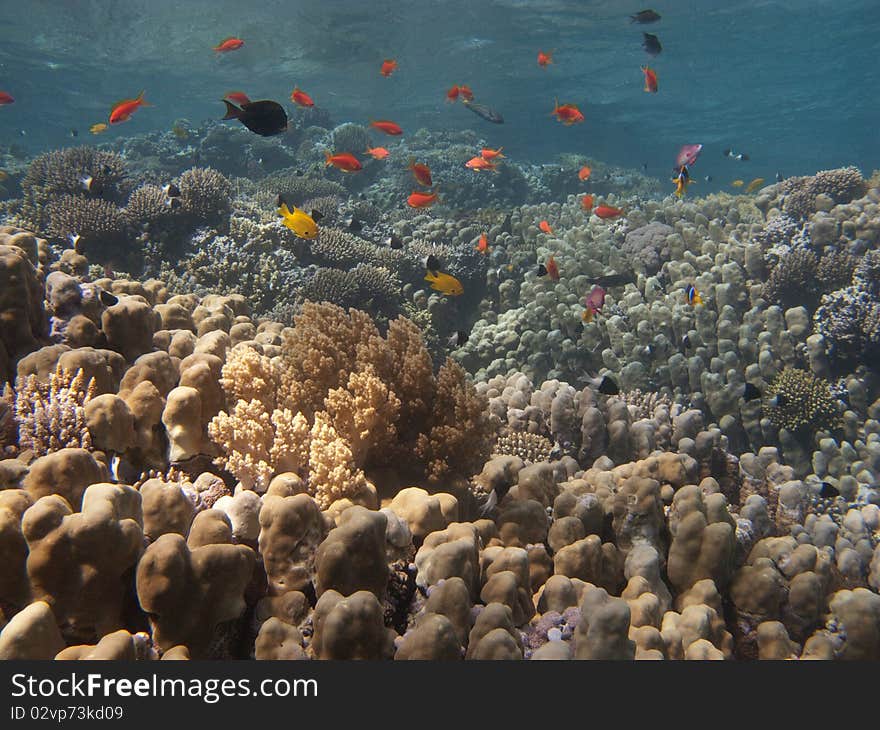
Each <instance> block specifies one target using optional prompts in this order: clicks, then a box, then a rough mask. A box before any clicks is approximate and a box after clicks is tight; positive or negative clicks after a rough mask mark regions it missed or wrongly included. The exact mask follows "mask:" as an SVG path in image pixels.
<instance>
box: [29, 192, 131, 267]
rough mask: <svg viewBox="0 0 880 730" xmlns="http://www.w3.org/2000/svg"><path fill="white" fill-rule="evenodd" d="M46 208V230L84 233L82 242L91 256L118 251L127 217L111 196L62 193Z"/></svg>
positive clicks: (58, 235) (59, 235)
mask: <svg viewBox="0 0 880 730" xmlns="http://www.w3.org/2000/svg"><path fill="white" fill-rule="evenodd" d="M46 211H47V215H48V216H49V222H48V225H47V226H46V229H45V230H46V232H47V233H48V234H49V235H50V236H55V237H56V238H65V239H66V238H67V237H69V236H74V235H78V236H81V237H82V244H81V245H82V247H83V249H84V250H85V251H86V252H87V253H88V254H89V256H90V257H91V258H92V259H98V258H100V257H104V256H108V255H112V254H115V253H116V251H115V248H116V247H117V246H119V245H120V244H122V243H123V241H124V238H125V233H126V227H127V224H128V221H127V220H126V217H125V214H124V213H123V211H122V209H121V208H119V207H117V206H116V204H114V203H111V202H110V201H109V200H102V199H100V198H84V197H82V196H80V195H60V196H58V197H57V198H55V199H53V200H52V201H51V202H49V203H48V204H47V205H46Z"/></svg>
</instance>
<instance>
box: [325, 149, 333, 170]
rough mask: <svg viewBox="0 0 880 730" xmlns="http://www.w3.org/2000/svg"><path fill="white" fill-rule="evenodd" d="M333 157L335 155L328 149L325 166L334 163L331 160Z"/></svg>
mask: <svg viewBox="0 0 880 730" xmlns="http://www.w3.org/2000/svg"><path fill="white" fill-rule="evenodd" d="M331 157H333V155H331V154H330V152H329V151H328V152H327V153H326V156H325V157H324V167H330V165H332V164H333V163H332V162H330V158H331Z"/></svg>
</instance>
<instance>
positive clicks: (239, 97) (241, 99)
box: [223, 91, 251, 106]
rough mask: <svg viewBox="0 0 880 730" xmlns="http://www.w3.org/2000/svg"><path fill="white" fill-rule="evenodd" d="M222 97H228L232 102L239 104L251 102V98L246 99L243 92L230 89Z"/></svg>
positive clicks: (246, 96)
mask: <svg viewBox="0 0 880 730" xmlns="http://www.w3.org/2000/svg"><path fill="white" fill-rule="evenodd" d="M223 98H224V99H229V101H231V102H232V103H233V104H238V105H239V106H242V105H244V104H250V103H251V100H250V99H248V95H247V94H245V93H244V92H243V91H230V92H229V93H228V94H227V95H226V96H224V97H223Z"/></svg>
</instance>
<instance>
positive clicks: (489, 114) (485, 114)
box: [461, 94, 504, 124]
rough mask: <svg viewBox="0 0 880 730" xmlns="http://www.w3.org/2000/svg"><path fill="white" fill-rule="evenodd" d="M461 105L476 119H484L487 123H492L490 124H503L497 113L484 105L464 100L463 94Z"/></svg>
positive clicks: (502, 119) (502, 118)
mask: <svg viewBox="0 0 880 730" xmlns="http://www.w3.org/2000/svg"><path fill="white" fill-rule="evenodd" d="M461 103H462V104H464V105H465V106H466V107H467V108H468V109H470V110H471V111H472V112H473V113H474V114H476V115H477V116H478V117H481V118H483V119H485V120H486V121H487V122H492V124H504V117H502V116H501V115H500V114H499V113H498V112H497V111H495V110H494V109H492V108H491V107H488V106H486V105H485V104H477V103H476V102H475V101H471V100H470V99H468V98H464V94H462V100H461Z"/></svg>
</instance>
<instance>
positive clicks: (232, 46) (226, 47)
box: [214, 36, 244, 53]
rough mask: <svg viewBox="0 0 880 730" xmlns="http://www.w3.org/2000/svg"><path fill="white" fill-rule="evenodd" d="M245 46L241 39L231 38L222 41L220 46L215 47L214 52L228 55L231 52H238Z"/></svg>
mask: <svg viewBox="0 0 880 730" xmlns="http://www.w3.org/2000/svg"><path fill="white" fill-rule="evenodd" d="M243 45H244V41H243V40H242V39H241V38H235V37H233V36H230V37H229V38H227V39H226V40H224V41H221V42H220V45H219V46H214V50H215V51H217V53H228V52H229V51H237V50H238V49H239V48H241V47H242V46H243Z"/></svg>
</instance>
